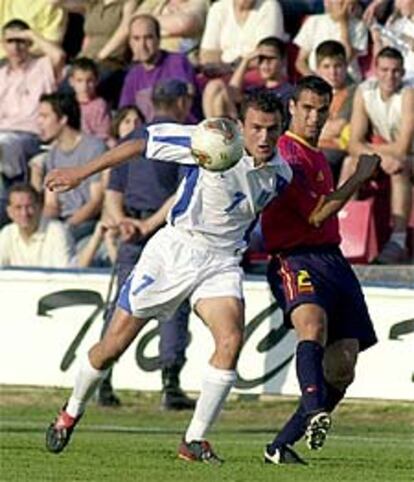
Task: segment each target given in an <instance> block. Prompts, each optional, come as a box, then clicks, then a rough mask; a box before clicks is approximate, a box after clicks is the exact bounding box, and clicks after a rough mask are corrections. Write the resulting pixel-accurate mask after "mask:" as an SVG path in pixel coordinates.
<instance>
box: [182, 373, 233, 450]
mask: <svg viewBox="0 0 414 482" xmlns="http://www.w3.org/2000/svg"><path fill="white" fill-rule="evenodd" d="M235 382H236V371H235V370H222V369H221V368H215V367H213V366H212V365H208V367H207V370H206V372H205V374H204V378H203V381H202V384H201V392H200V396H199V398H198V400H197V405H196V408H195V411H194V415H193V418H192V419H191V422H190V425H189V427H188V429H187V432H186V434H185V440H186V442H191V441H193V440H203V439H204V436H205V434H206V432H207V430H208V429H209V428H210V426H211V425H212V424H213V422H214V420H215V419H216V417H217V415H218V414H219V412H220V410H221V407H222V406H223V404H224V401H225V399H226V397H227V395H228V393H229V392H230V390H231V388H232V386H233V385H234V383H235Z"/></svg>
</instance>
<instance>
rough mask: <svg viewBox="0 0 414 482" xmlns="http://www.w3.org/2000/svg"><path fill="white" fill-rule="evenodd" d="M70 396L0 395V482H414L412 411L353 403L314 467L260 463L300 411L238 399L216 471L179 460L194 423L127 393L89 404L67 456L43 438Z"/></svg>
mask: <svg viewBox="0 0 414 482" xmlns="http://www.w3.org/2000/svg"><path fill="white" fill-rule="evenodd" d="M67 395H68V391H67V390H57V389H56V390H52V389H39V388H29V387H23V388H22V387H5V386H3V387H0V481H2V482H9V481H16V482H26V481H27V482H36V481H39V482H43V481H53V482H54V481H58V482H66V481H67V482H73V481H84V482H93V481H100V482H106V481H108V482H109V481H120V482H124V481H125V482H127V481H131V482H132V481H134V482H137V481H139V482H158V481H160V482H169V481H171V482H186V481H191V482H192V481H194V482H196V481H197V482H204V481H206V482H207V481H209V482H210V481H213V482H221V481H226V482H227V481H228V482H239V481H240V482H242V481H252V482H261V481H275V482H284V481H295V482H301V481H304V482H313V481H315V482H323V481H329V482H335V481H340V482H346V481H352V482H359V481H361V482H370V481H372V482H374V481H375V482H379V481H380V482H382V481H384V482H394V481H414V404H412V403H409V402H405V403H404V402H379V401H372V402H366V401H346V402H345V403H343V404H342V406H341V407H340V408H339V410H338V411H337V412H336V414H335V417H334V427H333V430H332V432H331V434H330V437H329V440H328V441H327V444H326V446H325V447H324V449H323V450H322V451H320V452H310V451H308V449H307V448H306V446H305V444H304V443H302V442H301V443H299V444H298V445H297V450H298V452H299V453H300V454H301V455H302V456H303V457H304V458H306V460H307V461H308V462H309V465H308V466H306V467H303V466H274V465H265V464H264V463H263V457H262V453H263V448H264V445H265V443H266V442H268V441H270V440H271V439H272V437H273V434H274V433H275V431H276V430H277V429H278V428H280V427H281V425H282V423H283V422H284V420H286V418H287V416H288V415H289V413H290V412H291V411H292V409H293V408H294V406H295V401H294V400H291V399H286V398H282V397H272V398H268V399H266V400H257V399H254V398H253V397H232V398H231V399H230V401H229V402H228V403H227V404H226V407H225V410H224V411H223V413H222V415H221V416H220V419H219V420H218V422H217V423H216V424H215V427H214V430H213V431H212V433H211V434H210V437H209V438H210V440H211V441H212V443H213V446H214V448H215V450H216V451H217V453H218V454H219V455H220V456H222V457H223V458H225V460H226V463H225V464H224V465H222V466H220V467H212V466H207V465H203V464H199V463H188V462H183V461H181V460H178V459H177V458H176V448H177V446H178V443H179V440H180V437H181V434H182V432H183V430H184V428H185V426H186V425H187V422H188V420H189V417H190V415H191V413H188V412H181V413H173V412H163V411H161V410H159V408H158V403H159V395H158V394H147V393H134V392H121V393H120V395H121V397H122V400H123V402H124V403H123V406H122V407H120V408H118V409H108V408H106V409H105V408H100V407H97V406H96V405H95V403H93V402H92V403H91V404H90V406H89V407H88V410H87V413H86V415H85V417H84V419H83V420H82V422H81V423H80V425H79V427H78V428H77V430H76V432H75V433H74V436H73V438H72V440H71V442H70V444H69V446H68V447H67V448H66V450H65V452H63V453H62V454H60V455H53V454H50V453H48V452H47V451H46V449H45V446H44V433H45V429H46V427H47V425H48V424H49V423H50V421H51V419H52V418H53V417H54V415H55V413H56V411H57V409H58V407H60V406H61V405H62V403H63V401H64V400H65V398H66V397H67Z"/></svg>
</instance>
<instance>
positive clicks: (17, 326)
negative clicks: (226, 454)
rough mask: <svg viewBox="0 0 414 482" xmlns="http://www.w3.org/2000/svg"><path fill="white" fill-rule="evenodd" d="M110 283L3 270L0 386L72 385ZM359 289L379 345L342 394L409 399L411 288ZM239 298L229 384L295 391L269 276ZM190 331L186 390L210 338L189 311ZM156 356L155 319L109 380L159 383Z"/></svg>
mask: <svg viewBox="0 0 414 482" xmlns="http://www.w3.org/2000/svg"><path fill="white" fill-rule="evenodd" d="M108 282H109V275H108V274H106V273H103V274H94V273H86V272H73V273H68V272H47V271H14V270H0V306H1V317H0V384H13V385H19V384H22V385H23V384H24V385H42V386H61V387H69V386H72V383H73V378H74V373H75V371H76V366H77V363H78V361H79V359H80V357H81V356H82V355H83V354H84V353H85V352H86V351H87V349H88V348H89V347H90V346H91V345H92V344H93V343H94V342H95V341H97V340H98V339H99V336H100V331H101V328H102V304H103V299H104V298H105V296H106V291H107V287H108ZM364 292H365V295H366V299H367V302H368V307H369V311H370V313H371V316H372V318H373V320H374V325H375V329H376V332H377V335H378V338H379V342H378V344H377V345H376V346H375V347H373V348H371V349H369V350H367V351H366V352H363V353H362V354H361V356H360V361H359V364H358V369H357V376H356V380H355V382H354V383H353V385H352V386H351V388H350V389H349V391H348V395H349V396H352V397H367V398H382V399H401V400H403V399H414V380H413V374H414V326H413V325H414V320H413V317H414V286H413V288H412V289H408V288H404V289H395V288H385V287H384V288H377V287H367V288H364ZM245 297H246V321H247V323H246V340H245V344H244V347H243V350H242V353H241V357H240V362H239V367H238V375H239V377H238V381H237V385H236V388H235V390H236V391H239V392H243V393H256V394H258V393H280V394H298V393H299V391H298V386H297V382H296V376H295V367H294V363H292V362H291V361H292V358H293V353H294V348H295V336H294V333H293V332H292V331H287V330H286V329H285V328H284V327H282V316H281V311H280V309H278V307H277V305H276V304H275V302H274V301H273V298H272V296H271V294H270V292H269V290H268V288H267V285H266V281H265V280H264V279H262V278H259V277H258V278H255V279H254V280H248V281H246V282H245ZM94 311H96V313H97V316H96V317H94V319H92V321H91V315H92V314H93V313H94ZM88 318H89V321H88ZM190 331H191V342H190V344H189V347H188V350H187V359H188V361H187V363H186V365H185V367H184V370H183V372H182V376H181V380H182V385H183V388H185V389H186V390H190V391H193V390H194V391H197V390H199V383H200V373H201V372H202V370H203V368H204V366H205V365H206V363H207V361H208V358H209V356H210V355H211V353H212V350H213V343H212V338H211V336H210V333H209V331H208V330H207V329H206V327H205V326H204V325H203V324H202V323H201V321H200V320H199V319H198V318H197V317H196V316H195V315H191V319H190ZM157 353H158V334H157V323H156V322H155V321H151V322H150V323H149V324H148V325H147V326H146V327H145V329H144V330H143V331H142V333H141V334H140V335H139V337H138V338H137V340H136V341H135V342H134V343H132V345H131V347H130V348H129V349H128V350H127V352H126V353H125V354H124V356H123V357H122V358H121V359H120V361H119V362H118V363H117V364H116V367H115V370H114V377H113V383H114V386H115V387H116V388H128V389H137V390H158V389H160V387H161V381H160V374H159V371H158V370H157V369H156V368H155V367H156V361H157V360H156V359H157Z"/></svg>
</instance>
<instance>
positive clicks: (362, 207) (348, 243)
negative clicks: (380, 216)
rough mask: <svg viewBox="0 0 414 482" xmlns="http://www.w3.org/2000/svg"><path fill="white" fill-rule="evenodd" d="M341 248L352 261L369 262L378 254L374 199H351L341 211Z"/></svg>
mask: <svg viewBox="0 0 414 482" xmlns="http://www.w3.org/2000/svg"><path fill="white" fill-rule="evenodd" d="M338 218H339V230H340V233H341V236H342V243H341V249H342V251H343V253H344V255H345V257H346V258H347V259H348V260H349V261H350V262H351V263H363V264H365V263H369V262H370V261H372V260H373V259H374V258H375V256H376V255H377V254H378V241H377V234H376V229H375V222H374V199H373V198H368V199H365V200H363V201H350V202H348V204H346V205H345V207H344V208H343V209H342V210H341V211H340V212H339V216H338Z"/></svg>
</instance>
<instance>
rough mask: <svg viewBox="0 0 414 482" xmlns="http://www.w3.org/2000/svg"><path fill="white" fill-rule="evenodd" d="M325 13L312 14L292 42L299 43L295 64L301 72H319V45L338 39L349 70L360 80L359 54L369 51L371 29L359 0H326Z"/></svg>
mask: <svg viewBox="0 0 414 482" xmlns="http://www.w3.org/2000/svg"><path fill="white" fill-rule="evenodd" d="M324 6H325V13H323V14H320V15H319V14H318V15H309V17H307V18H306V20H305V21H304V23H303V25H302V27H301V29H300V30H299V32H298V34H297V35H296V37H295V38H294V39H293V42H294V43H295V44H296V45H297V46H298V47H299V53H298V56H297V58H296V63H295V67H296V69H297V71H298V72H299V73H300V74H302V75H310V74H312V73H314V72H316V58H315V51H316V47H317V46H318V45H319V44H320V43H321V42H323V41H324V40H337V41H338V42H341V43H342V44H343V45H344V47H345V52H346V59H347V61H348V63H349V67H348V73H349V74H350V75H351V77H352V78H353V79H354V80H361V72H360V68H359V65H358V62H357V56H358V55H362V54H364V53H365V52H366V51H367V45H368V29H367V27H366V26H365V25H364V23H363V22H362V20H361V19H359V18H358V15H359V13H360V12H359V8H360V7H359V4H358V2H357V1H356V0H324Z"/></svg>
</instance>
